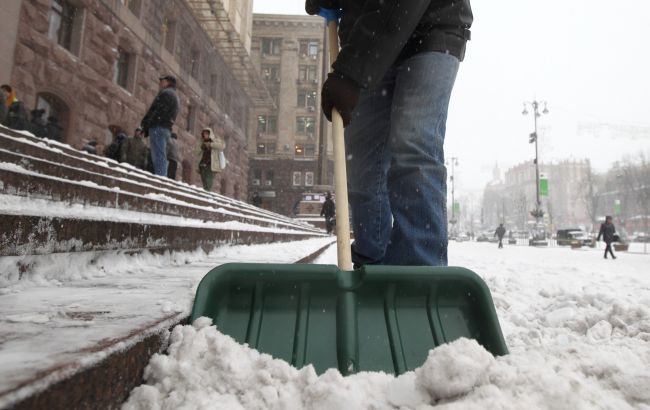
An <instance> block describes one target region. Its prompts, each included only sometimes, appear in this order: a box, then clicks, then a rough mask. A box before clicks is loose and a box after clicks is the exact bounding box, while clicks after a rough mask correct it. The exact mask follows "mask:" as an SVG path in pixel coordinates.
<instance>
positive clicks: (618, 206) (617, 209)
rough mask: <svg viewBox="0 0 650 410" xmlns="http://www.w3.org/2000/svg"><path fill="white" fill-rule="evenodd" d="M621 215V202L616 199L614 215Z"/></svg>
mask: <svg viewBox="0 0 650 410" xmlns="http://www.w3.org/2000/svg"><path fill="white" fill-rule="evenodd" d="M620 214H621V200H620V199H616V200H614V215H620Z"/></svg>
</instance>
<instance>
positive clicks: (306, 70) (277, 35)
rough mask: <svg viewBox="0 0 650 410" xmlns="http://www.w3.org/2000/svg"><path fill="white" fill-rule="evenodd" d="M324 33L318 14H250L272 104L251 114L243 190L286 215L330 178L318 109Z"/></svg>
mask: <svg viewBox="0 0 650 410" xmlns="http://www.w3.org/2000/svg"><path fill="white" fill-rule="evenodd" d="M324 34H325V25H324V22H323V19H322V18H320V17H311V16H288V15H270V14H255V15H253V43H252V47H251V56H252V60H253V62H254V64H255V67H256V68H257V69H258V70H259V73H260V75H261V77H262V79H263V81H264V82H265V84H266V86H267V87H268V90H269V92H270V94H271V96H272V98H273V100H274V101H275V106H274V107H266V108H257V109H256V110H255V112H254V115H252V118H251V125H250V128H251V129H252V130H253V133H252V135H253V137H252V138H250V140H249V141H248V153H249V157H250V174H249V190H250V191H251V192H253V191H257V192H259V194H260V196H261V197H262V206H263V207H264V208H267V209H270V210H272V211H275V212H279V213H283V214H287V215H291V214H292V213H294V212H295V211H296V209H297V203H298V202H299V201H300V200H301V198H302V196H303V194H304V193H306V192H311V191H314V190H316V191H318V190H321V188H322V187H316V185H318V184H324V185H327V184H329V183H331V182H330V181H331V180H332V176H331V174H332V167H331V164H330V159H331V153H332V144H331V141H328V138H329V137H328V136H329V135H330V133H329V123H327V121H326V120H325V119H324V117H323V116H322V114H321V110H320V89H321V84H322V82H323V76H324V74H326V72H327V71H328V67H327V66H328V64H327V61H324V60H323V59H324V58H326V56H325V55H324V50H327V48H326V45H325V36H324ZM323 138H324V140H323ZM321 143H323V144H324V145H323V146H324V147H326V148H325V149H324V154H325V155H324V156H323V157H322V159H323V161H324V164H323V163H320V164H319V154H320V150H321V148H320V145H321ZM321 172H323V173H324V174H323V175H322V176H321V174H320V173H321Z"/></svg>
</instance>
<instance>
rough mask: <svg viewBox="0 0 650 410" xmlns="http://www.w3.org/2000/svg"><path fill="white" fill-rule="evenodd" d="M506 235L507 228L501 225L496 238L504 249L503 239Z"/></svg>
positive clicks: (495, 232) (496, 232) (495, 234)
mask: <svg viewBox="0 0 650 410" xmlns="http://www.w3.org/2000/svg"><path fill="white" fill-rule="evenodd" d="M505 234H506V228H504V227H503V224H499V227H498V228H497V229H496V231H494V236H496V237H497V238H499V248H503V237H504V236H505Z"/></svg>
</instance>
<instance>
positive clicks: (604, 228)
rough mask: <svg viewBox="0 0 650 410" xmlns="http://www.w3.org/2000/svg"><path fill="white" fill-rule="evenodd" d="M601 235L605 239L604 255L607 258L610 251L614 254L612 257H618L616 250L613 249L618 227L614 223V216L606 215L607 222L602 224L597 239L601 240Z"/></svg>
mask: <svg viewBox="0 0 650 410" xmlns="http://www.w3.org/2000/svg"><path fill="white" fill-rule="evenodd" d="M601 236H602V237H603V240H604V241H605V254H604V255H603V257H604V258H605V259H607V252H609V254H610V255H612V259H616V256H614V251H613V250H612V242H615V241H616V227H615V226H614V224H613V223H612V217H611V216H609V215H608V216H606V217H605V222H603V223H602V224H601V225H600V231H599V232H598V237H597V238H596V240H597V241H600V237H601Z"/></svg>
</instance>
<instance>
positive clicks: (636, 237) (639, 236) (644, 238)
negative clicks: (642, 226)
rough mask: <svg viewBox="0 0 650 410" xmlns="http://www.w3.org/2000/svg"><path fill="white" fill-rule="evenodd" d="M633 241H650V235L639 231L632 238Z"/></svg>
mask: <svg viewBox="0 0 650 410" xmlns="http://www.w3.org/2000/svg"><path fill="white" fill-rule="evenodd" d="M632 242H641V243H650V235H648V234H646V233H643V232H641V233H638V234H636V235H634V237H633V238H632Z"/></svg>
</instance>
